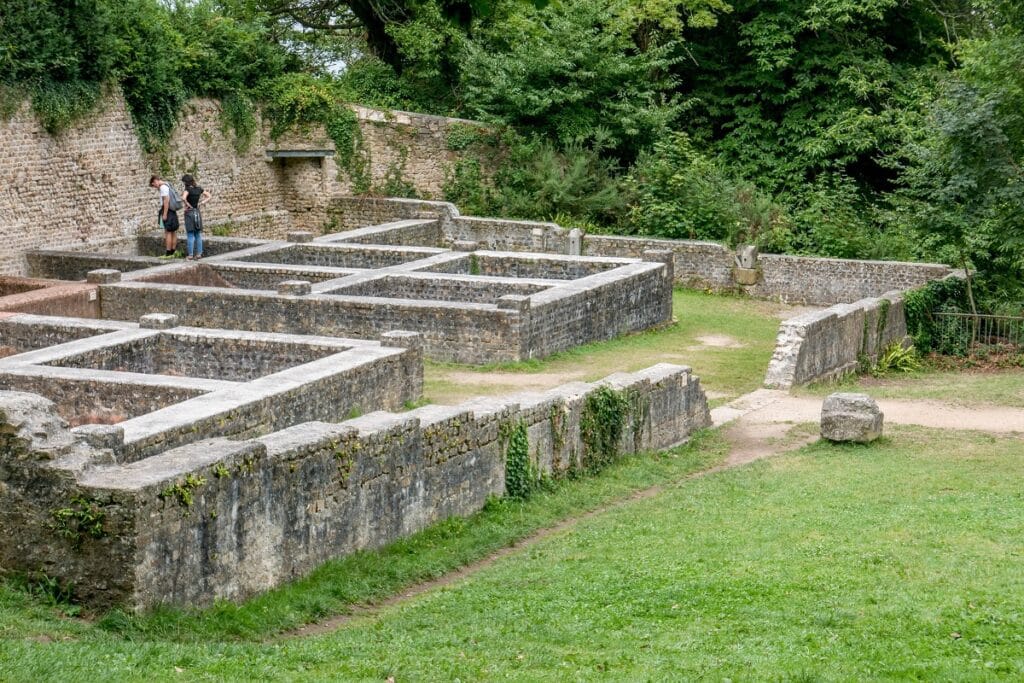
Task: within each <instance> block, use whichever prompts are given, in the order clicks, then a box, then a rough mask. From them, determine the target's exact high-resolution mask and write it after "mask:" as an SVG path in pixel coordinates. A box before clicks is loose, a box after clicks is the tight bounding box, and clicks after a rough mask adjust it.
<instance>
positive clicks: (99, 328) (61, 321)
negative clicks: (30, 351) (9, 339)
mask: <svg viewBox="0 0 1024 683" xmlns="http://www.w3.org/2000/svg"><path fill="white" fill-rule="evenodd" d="M83 286H85V285H83ZM3 324H4V325H26V326H33V327H35V326H42V325H45V326H49V327H57V328H61V329H63V328H77V329H89V330H96V334H105V333H107V332H116V331H118V330H129V329H136V328H137V327H138V325H137V324H136V323H131V322H127V321H123V320H100V319H97V318H64V317H58V316H53V315H37V314H35V313H12V314H11V316H10V317H8V318H6V319H5V320H4V321H3Z"/></svg>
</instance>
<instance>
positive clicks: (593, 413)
mask: <svg viewBox="0 0 1024 683" xmlns="http://www.w3.org/2000/svg"><path fill="white" fill-rule="evenodd" d="M629 408H630V405H629V401H628V400H627V399H626V397H625V396H624V395H623V394H622V392H620V391H616V390H614V389H612V388H611V387H609V386H607V385H605V386H601V387H599V388H598V389H597V391H594V392H591V393H590V394H588V395H587V398H586V400H585V401H584V403H583V412H582V413H581V415H580V438H581V439H582V440H583V457H582V463H581V464H582V466H583V469H584V470H586V471H587V472H598V471H600V470H602V469H604V468H605V467H607V466H608V465H609V464H611V463H612V462H613V461H614V460H615V458H616V457H617V456H618V455H619V441H620V440H621V439H622V432H623V430H624V428H625V426H626V417H627V416H628V414H629Z"/></svg>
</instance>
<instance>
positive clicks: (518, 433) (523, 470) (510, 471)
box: [501, 420, 538, 500]
mask: <svg viewBox="0 0 1024 683" xmlns="http://www.w3.org/2000/svg"><path fill="white" fill-rule="evenodd" d="M501 443H502V444H503V445H504V448H505V494H506V495H507V496H509V497H510V498H518V499H520V500H524V499H526V498H529V496H530V493H531V492H532V491H533V490H534V489H535V488H536V486H537V481H538V476H537V471H536V468H535V467H534V466H533V463H531V462H530V443H529V440H528V439H527V435H526V424H525V423H523V421H522V420H519V421H518V422H516V423H515V424H514V425H513V424H505V425H502V433H501Z"/></svg>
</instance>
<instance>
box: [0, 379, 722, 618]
mask: <svg viewBox="0 0 1024 683" xmlns="http://www.w3.org/2000/svg"><path fill="white" fill-rule="evenodd" d="M602 384H604V385H608V386H610V387H611V388H612V389H614V390H616V391H620V392H622V395H623V396H625V397H626V398H627V404H628V409H627V411H626V412H627V414H626V415H625V416H624V418H623V422H622V425H623V434H622V438H621V441H620V443H619V451H620V452H621V453H635V452H640V451H644V450H660V449H664V448H667V447H669V446H672V445H674V444H676V443H678V442H680V441H682V440H684V439H686V438H687V437H688V436H689V435H690V434H692V433H693V432H694V431H696V430H697V429H700V428H702V427H705V426H707V425H709V424H710V414H709V412H708V406H707V401H706V399H705V396H704V391H703V389H702V388H701V386H700V383H699V380H698V378H696V377H695V376H693V375H691V373H690V370H689V368H684V367H680V366H674V365H668V364H661V365H657V366H654V367H652V368H649V369H647V370H644V371H641V372H638V373H630V374H626V373H619V374H616V375H612V376H610V377H608V378H606V379H605V380H602V382H601V383H598V384H586V383H582V382H579V383H573V384H568V385H564V386H562V387H559V388H557V389H553V390H551V391H548V392H543V393H528V394H521V395H517V396H513V397H503V398H488V399H476V400H474V401H470V402H467V403H464V404H461V405H459V406H452V407H449V406H425V407H422V408H418V409H415V410H412V411H409V412H405V413H387V412H374V413H370V414H367V415H364V416H362V417H358V418H355V419H353V420H349V421H346V422H342V423H337V424H331V423H326V422H309V423H305V424H301V425H297V426H295V427H291V428H287V429H284V430H282V431H279V432H276V433H273V434H268V435H266V436H260V437H257V438H252V439H247V440H234V441H228V440H225V439H212V440H206V441H199V442H196V443H193V444H190V445H188V446H183V447H179V448H175V449H172V450H169V451H166V452H164V453H161V454H158V455H153V456H151V457H146V458H143V459H141V460H138V461H135V462H125V463H117V462H110V460H109V458H104V457H103V454H102V448H98V445H97V444H90V448H91V450H89V449H87V452H85V453H82V452H81V449H82V448H84V447H85V444H83V443H82V442H81V441H76V439H78V436H77V435H76V434H75V432H74V431H69V430H68V429H67V428H66V425H63V424H62V421H61V420H60V418H59V417H58V416H57V414H56V413H55V412H54V407H53V404H52V403H50V402H49V401H46V400H45V399H43V398H40V397H38V396H31V395H27V394H19V393H7V392H0V474H3V480H4V482H5V486H3V487H0V527H2V528H4V529H8V530H10V531H11V533H9V534H8V535H6V536H5V538H4V541H3V542H2V543H0V566H4V567H7V568H9V569H21V570H28V571H44V572H45V573H46V574H47V575H49V576H55V577H59V578H60V579H62V580H63V581H66V582H68V581H69V582H72V583H73V584H74V585H75V587H76V590H77V591H78V597H79V598H80V599H82V600H83V601H85V602H87V603H89V604H92V605H94V606H100V607H102V606H108V605H114V604H127V605H129V606H132V607H135V608H146V607H153V606H156V605H159V604H178V605H206V604H210V603H211V602H213V601H214V600H216V599H232V600H238V599H243V598H245V597H248V596H251V595H254V594H256V593H258V592H260V591H263V590H267V589H269V588H272V587H274V586H277V585H280V584H282V583H285V582H287V581H290V580H293V579H295V578H297V577H300V576H302V575H304V574H306V573H308V572H309V571H311V570H312V569H314V568H315V567H316V566H318V565H320V564H322V563H323V562H325V561H326V560H328V559H331V558H333V557H337V556H340V555H345V554H348V553H351V552H354V551H356V550H359V549H363V548H374V547H379V546H381V545H384V544H386V543H388V542H390V541H393V540H395V539H397V538H399V537H401V536H404V535H408V534H410V533H413V532H416V531H419V530H421V529H424V528H426V527H427V526H429V525H430V524H432V523H434V522H436V521H439V520H441V519H444V518H446V517H449V516H453V515H468V514H472V513H473V512H476V511H477V510H479V509H481V508H482V507H483V505H484V504H485V503H486V501H487V498H488V497H489V496H491V495H501V494H502V493H503V492H504V489H505V470H504V467H505V455H506V454H505V449H506V448H507V434H508V433H509V432H508V430H509V429H510V428H514V427H515V426H516V425H518V424H520V423H521V424H523V426H525V427H526V429H527V435H528V437H527V438H528V441H529V454H530V457H531V459H532V460H533V463H534V465H536V466H537V467H538V468H539V470H540V471H541V472H544V473H547V474H550V475H553V476H559V475H561V474H565V473H569V472H571V471H572V470H573V468H575V467H579V466H580V465H581V464H582V458H583V457H584V453H585V452H586V448H587V446H586V443H585V441H584V439H583V438H582V436H581V431H580V422H581V417H582V415H583V413H584V410H585V405H586V399H587V396H588V395H590V394H592V393H593V392H595V391H597V390H598V389H599V387H600V386H601V385H602ZM175 487H177V488H175ZM183 492H187V493H188V495H187V496H186V495H184V493H183ZM82 501H85V504H94V505H97V506H98V507H99V509H101V510H102V511H103V514H104V522H103V525H102V530H101V532H100V533H98V534H96V535H95V536H93V535H90V534H82V533H78V534H73V533H72V534H62V533H61V529H60V528H59V525H57V524H55V522H54V520H55V519H56V518H55V516H54V515H55V511H60V510H74V509H76V506H79V507H80V506H81V505H83V503H82ZM71 531H73V529H72V530H71ZM197 548H198V549H199V550H198V551H197V550H196V549H197Z"/></svg>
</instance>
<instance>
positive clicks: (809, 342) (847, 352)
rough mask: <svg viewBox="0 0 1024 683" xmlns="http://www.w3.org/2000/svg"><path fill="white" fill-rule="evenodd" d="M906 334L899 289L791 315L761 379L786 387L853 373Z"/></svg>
mask: <svg viewBox="0 0 1024 683" xmlns="http://www.w3.org/2000/svg"><path fill="white" fill-rule="evenodd" d="M906 336H907V321H906V316H905V311H904V307H903V296H902V294H901V293H900V292H888V293H886V294H885V295H883V296H882V297H880V298H877V299H876V298H867V299H861V300H859V301H855V302H854V303H852V304H837V305H835V306H832V307H830V308H826V309H824V310H822V311H813V312H810V313H805V314H803V315H800V316H797V317H795V318H790V319H789V320H786V321H784V322H783V323H782V324H781V325H780V326H779V334H778V337H777V339H776V342H775V351H774V353H773V354H772V359H771V361H770V362H769V363H768V370H767V372H766V373H765V380H764V384H765V386H766V387H769V388H773V389H789V388H790V387H793V386H796V385H799V384H807V383H808V382H813V381H817V380H824V379H832V378H835V377H839V376H842V375H844V374H846V373H849V372H853V371H855V370H856V369H857V367H858V365H859V364H861V363H868V362H874V361H877V360H878V355H879V353H880V352H881V351H882V350H884V349H885V347H887V346H888V345H889V344H891V343H893V342H902V341H903V340H904V338H905V337H906Z"/></svg>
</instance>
